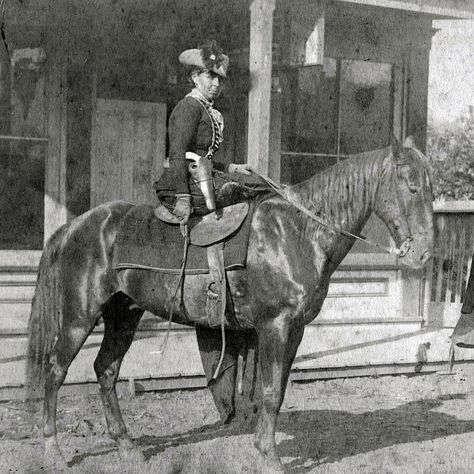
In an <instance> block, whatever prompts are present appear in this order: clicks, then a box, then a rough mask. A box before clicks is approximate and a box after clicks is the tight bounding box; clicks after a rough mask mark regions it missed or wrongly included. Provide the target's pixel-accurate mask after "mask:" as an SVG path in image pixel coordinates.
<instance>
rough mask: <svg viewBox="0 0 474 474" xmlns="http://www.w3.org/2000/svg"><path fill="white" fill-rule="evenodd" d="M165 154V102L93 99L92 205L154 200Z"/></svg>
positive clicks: (140, 202) (137, 202)
mask: <svg viewBox="0 0 474 474" xmlns="http://www.w3.org/2000/svg"><path fill="white" fill-rule="evenodd" d="M165 154H166V104H161V103H151V102H134V101H133V102H132V101H126V100H108V99H97V102H96V107H95V110H94V114H93V126H92V144H91V207H95V206H97V205H99V204H101V203H104V202H107V201H113V200H117V199H120V200H124V201H129V202H132V203H134V204H145V203H150V202H152V199H153V190H152V184H153V182H154V181H155V180H156V179H157V178H158V176H159V175H160V174H161V171H162V169H163V161H164V159H165Z"/></svg>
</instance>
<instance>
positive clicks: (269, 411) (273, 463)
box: [255, 314, 304, 473]
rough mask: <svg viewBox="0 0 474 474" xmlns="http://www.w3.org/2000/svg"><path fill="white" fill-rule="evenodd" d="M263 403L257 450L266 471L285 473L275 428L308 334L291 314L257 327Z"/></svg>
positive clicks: (257, 432) (256, 441)
mask: <svg viewBox="0 0 474 474" xmlns="http://www.w3.org/2000/svg"><path fill="white" fill-rule="evenodd" d="M257 332H258V338H259V364H260V370H261V376H262V377H261V378H262V384H263V403H262V409H261V411H260V416H259V420H258V425H257V431H256V432H255V447H256V448H257V449H258V451H259V452H260V455H261V462H262V472H268V473H278V472H284V471H283V467H282V465H281V462H280V458H279V457H278V455H277V453H276V444H275V428H276V420H277V416H278V413H279V411H280V407H281V404H282V402H283V397H284V395H285V390H286V384H287V382H288V376H289V374H290V369H291V364H292V363H293V360H294V358H295V355H296V350H297V349H298V346H299V344H300V342H301V338H302V337H303V332H304V324H303V322H302V321H301V322H299V321H298V322H296V321H294V320H293V319H292V317H291V316H290V315H289V314H283V315H280V316H278V317H277V318H275V319H273V320H268V321H266V322H265V323H263V324H261V325H260V326H259V327H258V328H257Z"/></svg>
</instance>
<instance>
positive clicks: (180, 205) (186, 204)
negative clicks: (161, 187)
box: [173, 194, 193, 224]
mask: <svg viewBox="0 0 474 474" xmlns="http://www.w3.org/2000/svg"><path fill="white" fill-rule="evenodd" d="M192 210H193V209H192V206H191V195H190V194H177V195H176V202H175V204H174V209H173V214H174V215H175V216H176V217H177V218H178V219H179V220H180V224H186V223H187V222H188V220H189V216H190V215H191V212H192Z"/></svg>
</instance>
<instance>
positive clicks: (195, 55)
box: [178, 41, 229, 77]
mask: <svg viewBox="0 0 474 474" xmlns="http://www.w3.org/2000/svg"><path fill="white" fill-rule="evenodd" d="M178 59H179V62H180V63H181V64H183V65H184V66H187V67H196V68H199V69H207V70H209V71H212V72H215V73H216V74H218V75H219V76H221V77H227V68H228V67H229V57H228V56H227V55H225V54H224V53H223V52H222V49H221V48H220V47H219V46H218V45H217V43H216V42H215V41H207V42H206V43H204V44H203V45H202V46H200V47H199V48H197V49H187V50H186V51H183V52H182V53H181V54H180V55H179V58H178Z"/></svg>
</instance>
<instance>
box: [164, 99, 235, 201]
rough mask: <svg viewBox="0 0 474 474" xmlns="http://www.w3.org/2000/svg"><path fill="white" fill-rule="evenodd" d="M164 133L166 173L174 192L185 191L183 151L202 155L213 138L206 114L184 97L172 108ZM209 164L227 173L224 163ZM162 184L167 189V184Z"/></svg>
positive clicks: (196, 102) (209, 120) (186, 175)
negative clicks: (167, 144)
mask: <svg viewBox="0 0 474 474" xmlns="http://www.w3.org/2000/svg"><path fill="white" fill-rule="evenodd" d="M168 136H169V159H170V169H169V174H170V178H171V179H172V180H173V181H174V186H173V189H174V191H175V192H176V193H177V194H183V193H184V194H189V193H190V189H189V179H188V178H189V173H188V162H186V159H185V154H186V152H187V151H192V152H194V153H197V154H198V155H200V156H205V155H206V154H207V153H208V150H209V147H210V146H211V144H212V139H213V129H212V123H211V119H210V118H209V114H208V113H207V112H206V110H205V108H204V107H203V106H202V105H201V104H200V103H199V102H198V101H197V100H196V99H195V98H193V97H190V96H186V97H184V99H182V100H180V101H179V102H178V104H177V105H176V107H175V108H174V109H173V112H172V113H171V117H170V120H169V127H168ZM213 164H214V168H215V169H217V170H219V171H224V172H227V170H228V165H226V164H224V163H221V162H219V161H218V160H216V159H214V158H213ZM165 174H166V173H165ZM160 181H161V180H160ZM160 181H159V182H158V183H157V184H158V185H159V183H160ZM155 187H157V186H155ZM165 187H167V188H168V189H169V186H165Z"/></svg>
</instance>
